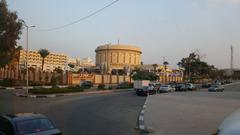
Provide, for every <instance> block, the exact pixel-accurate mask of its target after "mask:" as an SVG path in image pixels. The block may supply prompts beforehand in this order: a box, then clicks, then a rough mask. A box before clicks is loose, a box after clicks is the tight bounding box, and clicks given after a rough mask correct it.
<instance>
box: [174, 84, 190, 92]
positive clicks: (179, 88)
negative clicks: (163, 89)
mask: <svg viewBox="0 0 240 135" xmlns="http://www.w3.org/2000/svg"><path fill="white" fill-rule="evenodd" d="M187 90H188V88H187V87H186V85H185V84H178V85H176V86H175V91H187Z"/></svg>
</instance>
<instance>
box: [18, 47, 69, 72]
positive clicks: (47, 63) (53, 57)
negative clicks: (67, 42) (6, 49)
mask: <svg viewBox="0 0 240 135" xmlns="http://www.w3.org/2000/svg"><path fill="white" fill-rule="evenodd" d="M28 55H29V57H28V67H33V68H35V69H41V68H42V57H41V56H40V54H39V53H38V51H32V50H31V51H29V53H28ZM26 57H27V53H26V51H25V50H21V51H20V57H19V66H20V68H24V67H26ZM66 61H67V55H65V54H63V53H50V54H49V55H48V56H47V57H46V58H45V60H44V67H43V70H44V71H53V70H54V69H55V68H57V67H60V68H61V69H64V67H65V65H66Z"/></svg>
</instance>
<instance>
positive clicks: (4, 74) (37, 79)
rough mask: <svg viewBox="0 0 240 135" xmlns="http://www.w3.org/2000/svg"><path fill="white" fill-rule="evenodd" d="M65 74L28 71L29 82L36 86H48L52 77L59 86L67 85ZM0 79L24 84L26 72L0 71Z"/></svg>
mask: <svg viewBox="0 0 240 135" xmlns="http://www.w3.org/2000/svg"><path fill="white" fill-rule="evenodd" d="M67 74H68V73H67V72H66V73H56V72H43V71H35V70H29V71H28V80H29V82H31V83H32V84H33V83H35V84H36V83H37V84H50V83H51V79H52V77H58V82H59V83H60V84H67V83H68V82H67V81H68V80H67ZM2 79H12V80H16V81H18V82H25V81H26V79H27V75H26V71H25V72H24V71H18V70H9V69H3V68H1V69H0V80H2ZM31 83H30V84H31Z"/></svg>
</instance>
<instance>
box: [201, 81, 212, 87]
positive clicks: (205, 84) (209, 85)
mask: <svg viewBox="0 0 240 135" xmlns="http://www.w3.org/2000/svg"><path fill="white" fill-rule="evenodd" d="M210 87H211V83H208V82H205V83H203V84H202V88H210Z"/></svg>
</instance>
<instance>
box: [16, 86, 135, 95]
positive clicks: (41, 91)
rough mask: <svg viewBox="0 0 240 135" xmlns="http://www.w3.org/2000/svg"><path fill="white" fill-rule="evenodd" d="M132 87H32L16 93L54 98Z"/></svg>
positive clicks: (117, 91)
mask: <svg viewBox="0 0 240 135" xmlns="http://www.w3.org/2000/svg"><path fill="white" fill-rule="evenodd" d="M131 90H132V89H117V90H104V89H103V90H100V89H97V90H95V89H82V88H74V87H73V88H69V87H68V88H38V89H30V90H29V93H28V94H27V93H26V92H25V93H18V92H17V93H15V96H18V97H30V98H54V97H61V96H74V95H86V94H108V93H120V92H128V91H131Z"/></svg>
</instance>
